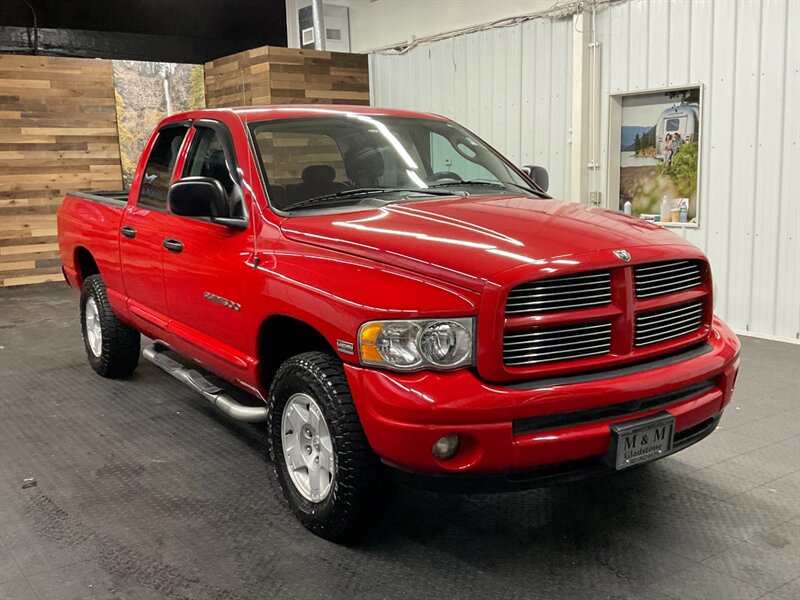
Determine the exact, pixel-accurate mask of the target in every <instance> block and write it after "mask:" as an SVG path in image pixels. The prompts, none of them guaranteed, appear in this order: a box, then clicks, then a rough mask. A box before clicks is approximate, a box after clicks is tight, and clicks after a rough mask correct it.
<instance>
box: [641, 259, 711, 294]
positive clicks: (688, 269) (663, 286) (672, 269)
mask: <svg viewBox="0 0 800 600" xmlns="http://www.w3.org/2000/svg"><path fill="white" fill-rule="evenodd" d="M634 279H635V282H636V297H637V298H650V297H652V296H663V295H664V294H672V293H674V292H679V291H681V290H688V289H691V288H693V287H697V286H698V285H700V284H701V283H702V282H703V278H702V276H701V275H700V263H699V262H697V261H694V260H676V261H671V262H662V263H652V264H647V265H640V266H638V267H635V269H634Z"/></svg>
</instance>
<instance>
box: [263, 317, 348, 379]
mask: <svg viewBox="0 0 800 600" xmlns="http://www.w3.org/2000/svg"><path fill="white" fill-rule="evenodd" d="M257 343H258V365H259V366H258V378H259V383H260V385H261V388H262V390H264V391H265V392H266V391H268V390H269V387H270V385H271V384H272V380H273V379H274V378H275V374H276V373H277V372H278V367H280V366H281V364H282V363H283V362H284V361H285V360H287V359H289V358H291V357H292V356H296V355H298V354H301V353H303V352H311V351H315V350H317V351H321V352H330V353H331V354H334V355H335V354H336V352H335V351H334V349H333V346H332V345H331V344H330V342H329V341H328V339H327V338H326V337H325V336H324V335H323V334H322V332H320V331H319V329H317V328H316V327H314V326H313V325H310V324H309V323H307V322H306V321H304V320H301V319H298V318H296V317H292V316H289V315H283V314H274V315H270V316H268V317H267V318H266V319H264V321H263V322H262V323H261V326H260V327H259V329H258V338H257Z"/></svg>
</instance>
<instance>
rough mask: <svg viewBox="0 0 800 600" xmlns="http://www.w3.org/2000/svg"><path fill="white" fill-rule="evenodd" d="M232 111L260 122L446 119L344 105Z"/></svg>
mask: <svg viewBox="0 0 800 600" xmlns="http://www.w3.org/2000/svg"><path fill="white" fill-rule="evenodd" d="M223 110H230V111H232V112H234V113H236V115H237V116H238V117H239V118H240V119H242V120H243V121H260V120H264V119H288V118H293V117H321V116H333V115H347V114H350V115H353V114H355V115H383V116H393V117H418V118H423V119H438V120H443V119H444V117H442V116H440V115H435V114H431V113H422V112H414V111H410V110H397V109H393V108H376V107H372V106H355V105H352V106H351V105H343V104H279V105H272V106H238V107H233V108H230V109H223Z"/></svg>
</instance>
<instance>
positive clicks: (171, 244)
mask: <svg viewBox="0 0 800 600" xmlns="http://www.w3.org/2000/svg"><path fill="white" fill-rule="evenodd" d="M161 245H162V246H164V248H166V249H167V250H169V251H170V252H181V251H182V250H183V243H181V242H180V241H179V240H174V239H172V238H167V239H165V240H164V241H163V242H162V244H161Z"/></svg>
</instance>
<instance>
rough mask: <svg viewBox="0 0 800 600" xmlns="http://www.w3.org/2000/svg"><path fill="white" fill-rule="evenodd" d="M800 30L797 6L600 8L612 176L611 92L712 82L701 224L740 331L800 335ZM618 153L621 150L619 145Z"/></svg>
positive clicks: (723, 303) (769, 2) (660, 2)
mask: <svg viewBox="0 0 800 600" xmlns="http://www.w3.org/2000/svg"><path fill="white" fill-rule="evenodd" d="M797 31H800V19H798V3H797V2H795V1H794V0H764V1H763V2H762V1H758V0H740V1H738V2H710V1H700V2H685V1H683V0H630V1H629V2H625V3H621V4H614V5H610V6H607V7H603V8H602V9H600V10H598V12H597V21H596V36H597V41H598V42H600V44H601V52H602V61H601V64H602V67H601V70H602V73H601V88H602V89H601V123H600V131H601V148H602V150H601V171H602V176H601V179H602V180H603V181H606V177H608V176H609V175H611V176H616V174H615V173H611V174H609V173H608V172H607V166H608V155H607V152H608V151H609V149H607V148H606V146H607V143H606V142H607V139H608V127H609V125H608V102H609V96H610V95H612V94H619V93H623V92H629V91H637V90H645V89H650V88H658V87H665V86H682V85H691V84H696V83H702V84H703V85H704V95H703V125H702V127H703V130H702V136H701V166H700V169H701V171H700V186H699V187H700V189H699V193H700V217H699V220H700V226H699V227H698V228H697V229H691V228H686V229H685V230H677V233H680V234H681V235H683V236H684V237H685V238H687V239H689V240H690V241H692V242H693V243H695V244H697V245H698V246H699V247H700V248H702V249H703V250H704V251H705V252H706V253H707V254H708V256H709V258H710V259H711V264H712V266H713V269H714V276H715V280H716V283H717V288H718V292H719V296H718V298H717V306H716V311H717V313H719V314H720V315H721V316H722V317H723V318H725V319H726V320H727V321H728V323H730V325H731V326H733V327H734V328H735V329H737V330H738V331H742V332H745V331H749V332H752V333H754V334H756V335H762V336H767V337H777V338H782V339H789V340H796V339H798V337H800V334H799V333H798V332H800V245H799V242H798V237H800V212H798V192H797V190H798V189H800V150H798V140H800V120H798V111H797V107H798V106H799V105H800V80H799V79H798V70H800V48H798V36H797V35H796V34H793V32H794V33H796V32H797ZM611 151H612V152H613V151H614V150H613V149H611Z"/></svg>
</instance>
